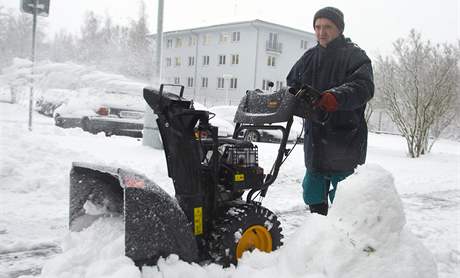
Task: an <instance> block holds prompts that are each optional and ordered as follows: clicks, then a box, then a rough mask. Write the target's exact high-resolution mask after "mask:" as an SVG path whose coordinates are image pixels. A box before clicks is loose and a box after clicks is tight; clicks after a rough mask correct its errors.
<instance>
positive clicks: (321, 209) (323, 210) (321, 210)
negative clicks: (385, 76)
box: [309, 203, 329, 215]
mask: <svg viewBox="0 0 460 278" xmlns="http://www.w3.org/2000/svg"><path fill="white" fill-rule="evenodd" d="M309 207H310V212H311V213H318V214H322V215H327V211H328V209H329V205H328V203H320V204H314V205H309Z"/></svg>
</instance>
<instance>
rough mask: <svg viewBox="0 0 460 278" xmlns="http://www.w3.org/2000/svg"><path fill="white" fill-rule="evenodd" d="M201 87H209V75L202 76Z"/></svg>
mask: <svg viewBox="0 0 460 278" xmlns="http://www.w3.org/2000/svg"><path fill="white" fill-rule="evenodd" d="M201 87H203V88H208V78H207V77H201Z"/></svg>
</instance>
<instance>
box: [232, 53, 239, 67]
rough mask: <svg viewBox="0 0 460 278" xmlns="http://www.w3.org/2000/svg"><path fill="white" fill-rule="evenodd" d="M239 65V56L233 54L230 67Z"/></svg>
mask: <svg viewBox="0 0 460 278" xmlns="http://www.w3.org/2000/svg"><path fill="white" fill-rule="evenodd" d="M239 63H240V55H238V54H233V55H232V65H238V64H239Z"/></svg>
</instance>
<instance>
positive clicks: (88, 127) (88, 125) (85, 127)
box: [81, 117, 97, 134]
mask: <svg viewBox="0 0 460 278" xmlns="http://www.w3.org/2000/svg"><path fill="white" fill-rule="evenodd" d="M81 129H83V131H86V132H89V133H92V134H96V133H97V132H95V131H94V130H93V128H92V127H91V123H90V122H89V119H88V118H86V117H85V118H83V119H82V120H81Z"/></svg>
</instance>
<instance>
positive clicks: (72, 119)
mask: <svg viewBox="0 0 460 278" xmlns="http://www.w3.org/2000/svg"><path fill="white" fill-rule="evenodd" d="M144 103H145V101H144V100H143V98H141V97H138V96H132V95H131V96H124V95H123V96H121V97H120V98H119V99H116V100H114V99H113V98H112V99H111V100H110V101H109V100H108V99H105V100H104V101H102V99H101V98H93V99H88V100H80V99H72V100H70V101H68V102H67V103H65V104H62V105H61V106H60V107H59V108H57V109H56V110H55V112H54V121H55V124H56V125H57V126H60V127H63V128H72V127H80V128H82V129H83V130H85V131H88V132H91V133H94V134H96V133H99V132H104V133H105V134H106V135H107V136H110V135H125V136H132V137H142V129H143V127H144V113H145V105H144ZM194 108H195V109H197V110H208V109H207V108H206V107H205V106H203V105H201V104H200V103H196V102H195V103H194ZM210 123H211V124H212V125H214V126H217V127H218V128H219V134H218V135H219V136H220V137H231V136H232V135H233V130H234V126H233V125H232V124H231V123H229V122H228V121H226V120H225V119H223V118H221V117H219V116H217V115H211V119H210Z"/></svg>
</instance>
